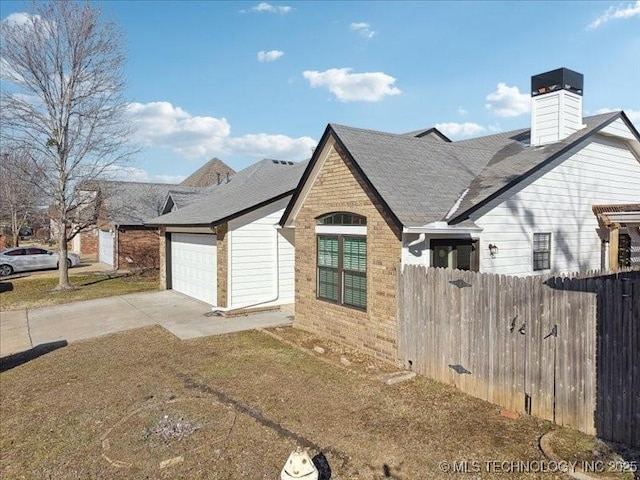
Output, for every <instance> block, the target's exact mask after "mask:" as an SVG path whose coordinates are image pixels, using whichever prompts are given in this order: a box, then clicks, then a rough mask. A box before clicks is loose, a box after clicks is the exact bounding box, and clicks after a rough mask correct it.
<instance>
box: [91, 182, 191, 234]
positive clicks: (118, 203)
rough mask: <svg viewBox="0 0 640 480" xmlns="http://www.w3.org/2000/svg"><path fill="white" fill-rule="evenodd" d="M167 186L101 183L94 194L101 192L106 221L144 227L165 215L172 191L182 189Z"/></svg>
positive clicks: (95, 185) (93, 187)
mask: <svg viewBox="0 0 640 480" xmlns="http://www.w3.org/2000/svg"><path fill="white" fill-rule="evenodd" d="M180 188H181V187H179V186H177V185H171V184H167V183H144V182H121V181H110V180H98V181H94V182H92V183H91V190H96V189H97V190H99V191H100V195H101V198H102V205H103V207H104V209H105V214H106V219H107V220H109V221H111V222H113V223H114V224H116V225H143V224H144V223H145V221H147V220H148V219H150V218H153V217H156V216H158V214H159V213H161V211H162V207H163V205H164V202H165V199H166V197H167V194H168V192H169V190H171V189H180Z"/></svg>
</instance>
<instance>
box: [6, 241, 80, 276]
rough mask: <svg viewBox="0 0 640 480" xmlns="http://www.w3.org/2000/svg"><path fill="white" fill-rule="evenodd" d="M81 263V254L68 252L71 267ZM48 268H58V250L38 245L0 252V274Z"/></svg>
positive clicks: (68, 261)
mask: <svg viewBox="0 0 640 480" xmlns="http://www.w3.org/2000/svg"><path fill="white" fill-rule="evenodd" d="M79 263H80V256H79V255H76V254H75V253H68V254H67V265H68V266H69V268H71V267H75V266H76V265H78V264H79ZM47 268H58V254H57V253H56V252H53V251H51V250H45V249H44V248H38V247H18V248H7V249H6V250H2V251H1V252H0V276H4V275H11V274H12V273H14V272H26V271H29V270H45V269H47Z"/></svg>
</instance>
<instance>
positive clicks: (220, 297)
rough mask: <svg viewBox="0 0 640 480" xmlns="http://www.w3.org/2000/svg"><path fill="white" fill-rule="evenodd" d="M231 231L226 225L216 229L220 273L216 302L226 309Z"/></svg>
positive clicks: (218, 275) (218, 273)
mask: <svg viewBox="0 0 640 480" xmlns="http://www.w3.org/2000/svg"><path fill="white" fill-rule="evenodd" d="M228 231H229V224H228V223H224V224H222V225H218V226H217V227H216V247H217V249H218V251H217V262H218V271H217V281H218V292H217V294H216V302H217V304H218V305H217V306H218V307H226V306H227V292H228V291H229V290H228V288H227V281H228V277H227V272H228V266H227V263H228V262H229V235H227V233H228Z"/></svg>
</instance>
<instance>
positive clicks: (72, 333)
mask: <svg viewBox="0 0 640 480" xmlns="http://www.w3.org/2000/svg"><path fill="white" fill-rule="evenodd" d="M210 312H211V307H210V306H209V305H207V304H205V303H202V302H199V301H198V300H194V299H192V298H189V297H186V296H184V295H182V294H180V293H177V292H174V291H173V290H162V291H157V292H143V293H133V294H129V295H121V296H115V297H109V298H98V299H95V300H86V301H82V302H75V303H68V304H65V305H56V306H52V307H43V308H35V309H33V310H17V311H12V312H0V357H5V356H7V355H11V354H14V353H18V352H22V351H25V350H29V349H32V348H34V347H37V346H38V345H43V344H49V343H54V342H64V341H66V342H69V343H70V342H74V341H78V340H84V339H87V338H94V337H99V336H102V335H107V334H110V333H115V332H122V331H125V330H131V329H134V328H140V327H144V326H148V325H160V326H161V327H164V328H166V329H167V330H169V331H170V332H171V333H173V334H174V335H175V336H177V337H178V338H180V339H182V340H186V339H190V338H197V337H206V336H209V335H220V334H225V333H233V332H240V331H243V330H252V329H255V328H269V327H275V326H283V325H290V324H291V317H290V316H289V314H288V313H285V312H263V313H254V314H251V315H243V316H237V317H230V318H225V317H219V316H207V314H208V313H210Z"/></svg>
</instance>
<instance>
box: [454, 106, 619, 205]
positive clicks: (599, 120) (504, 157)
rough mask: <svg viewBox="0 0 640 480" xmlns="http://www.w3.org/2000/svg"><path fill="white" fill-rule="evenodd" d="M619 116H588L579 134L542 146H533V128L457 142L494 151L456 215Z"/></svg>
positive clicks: (472, 184) (614, 114) (605, 114)
mask: <svg viewBox="0 0 640 480" xmlns="http://www.w3.org/2000/svg"><path fill="white" fill-rule="evenodd" d="M619 114H620V113H619V112H611V113H604V114H602V115H594V116H591V117H585V118H583V122H584V124H585V125H586V128H583V129H582V130H579V131H577V132H575V133H574V134H572V135H570V136H569V137H567V138H565V139H564V140H562V141H560V142H556V143H552V144H549V145H544V146H541V147H531V146H529V141H530V130H529V129H525V130H515V131H512V132H506V133H500V134H497V135H490V136H487V137H480V138H475V139H469V140H464V141H460V142H456V145H464V146H472V147H478V148H483V149H488V150H490V151H492V152H494V153H493V155H492V156H491V158H490V159H489V161H488V162H487V164H486V165H485V167H484V168H483V169H482V171H481V172H480V173H479V174H478V175H477V176H476V178H474V179H473V181H472V182H471V184H470V185H469V192H468V193H467V194H466V195H465V197H464V199H463V201H462V202H461V203H460V206H459V208H458V209H457V212H456V215H458V216H459V215H460V214H462V213H464V212H465V211H467V210H469V209H470V208H472V207H474V206H475V205H478V204H479V203H481V202H483V201H484V200H486V199H488V198H489V197H491V196H492V195H494V194H496V193H498V192H499V191H500V190H501V189H503V188H505V187H507V186H508V185H510V184H511V183H513V182H516V181H518V180H520V179H521V177H522V176H524V175H526V174H527V173H528V172H530V171H531V170H532V169H535V168H537V167H538V166H539V165H541V164H543V163H544V162H545V161H547V160H548V159H550V158H552V157H554V156H555V155H557V154H559V153H562V151H563V150H565V149H567V147H570V146H571V145H572V144H573V143H574V142H576V141H579V140H580V139H582V138H586V137H588V136H589V135H591V134H592V133H593V132H594V131H596V130H598V129H600V128H602V127H603V126H604V125H606V124H608V123H609V122H610V121H611V120H613V119H615V118H616V117H618V116H619Z"/></svg>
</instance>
